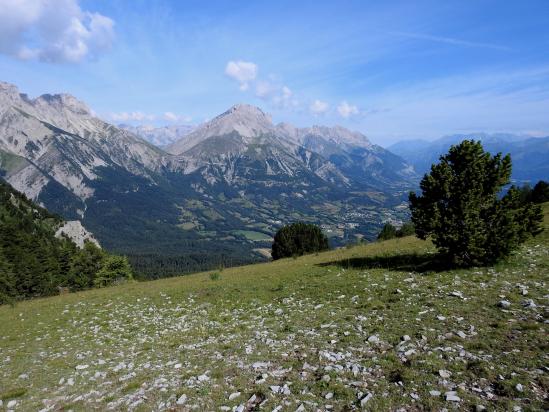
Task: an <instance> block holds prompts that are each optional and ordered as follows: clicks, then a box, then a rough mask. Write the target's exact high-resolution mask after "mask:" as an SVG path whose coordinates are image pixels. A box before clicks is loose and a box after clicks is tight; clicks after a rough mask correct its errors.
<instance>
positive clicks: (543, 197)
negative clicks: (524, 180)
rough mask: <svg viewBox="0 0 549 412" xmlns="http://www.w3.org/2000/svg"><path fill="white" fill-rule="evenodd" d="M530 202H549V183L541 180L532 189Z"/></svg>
mask: <svg viewBox="0 0 549 412" xmlns="http://www.w3.org/2000/svg"><path fill="white" fill-rule="evenodd" d="M530 200H531V201H532V202H534V203H545V202H549V183H547V182H545V181H543V180H540V181H539V182H537V183H536V185H535V186H534V189H532V195H531V198H530Z"/></svg>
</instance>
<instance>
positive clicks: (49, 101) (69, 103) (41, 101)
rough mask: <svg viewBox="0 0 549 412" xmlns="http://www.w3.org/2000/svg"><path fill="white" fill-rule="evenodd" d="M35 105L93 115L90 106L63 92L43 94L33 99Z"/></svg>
mask: <svg viewBox="0 0 549 412" xmlns="http://www.w3.org/2000/svg"><path fill="white" fill-rule="evenodd" d="M33 103H34V105H35V106H43V105H47V106H51V107H53V108H54V109H56V110H62V109H65V110H69V111H71V112H73V113H75V114H80V115H91V110H90V108H89V107H88V106H87V105H86V104H85V103H84V102H82V101H80V100H78V99H77V98H76V97H74V96H72V95H70V94H66V93H62V94H43V95H42V96H40V97H38V98H36V99H35V100H34V101H33Z"/></svg>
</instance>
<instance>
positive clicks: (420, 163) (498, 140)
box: [388, 132, 549, 184]
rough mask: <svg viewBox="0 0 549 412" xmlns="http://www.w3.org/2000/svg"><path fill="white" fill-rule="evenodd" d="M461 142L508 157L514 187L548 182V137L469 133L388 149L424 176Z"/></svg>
mask: <svg viewBox="0 0 549 412" xmlns="http://www.w3.org/2000/svg"><path fill="white" fill-rule="evenodd" d="M464 139H474V140H480V141H481V142H482V144H483V146H484V148H485V150H487V151H488V152H490V153H492V154H496V153H503V154H504V155H505V154H507V153H510V154H511V161H512V162H513V173H512V177H511V178H512V181H513V182H514V183H516V184H523V183H531V184H535V183H536V182H537V181H538V180H549V163H548V162H547V159H549V136H548V137H531V136H526V135H516V134H511V133H483V132H479V133H471V134H454V135H448V136H443V137H441V138H440V139H436V140H434V141H427V140H421V139H418V140H412V141H406V140H404V141H401V142H397V143H394V144H393V145H391V146H389V147H388V149H389V150H390V151H391V152H393V153H396V154H398V155H400V156H401V157H402V158H404V159H406V160H407V161H408V162H409V163H410V164H412V165H413V166H414V168H415V169H416V171H417V172H418V173H420V174H422V173H426V172H427V171H428V170H429V168H430V166H431V164H433V163H435V162H437V161H438V158H439V156H441V155H442V154H444V153H446V152H447V151H448V149H449V148H450V146H451V145H453V144H457V143H459V142H460V141H462V140H464Z"/></svg>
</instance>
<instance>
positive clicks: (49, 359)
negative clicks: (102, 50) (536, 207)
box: [0, 205, 549, 412]
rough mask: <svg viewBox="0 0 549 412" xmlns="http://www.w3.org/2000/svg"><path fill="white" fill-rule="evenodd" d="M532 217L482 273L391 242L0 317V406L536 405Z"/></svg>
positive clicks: (424, 248) (545, 243)
mask: <svg viewBox="0 0 549 412" xmlns="http://www.w3.org/2000/svg"><path fill="white" fill-rule="evenodd" d="M546 206H548V205H546ZM545 212H546V221H545V227H546V228H547V229H546V231H545V232H544V233H543V234H542V235H540V236H539V237H537V238H535V239H533V240H532V241H530V242H529V243H528V244H526V245H525V246H524V247H523V248H522V249H521V251H520V252H519V253H517V254H516V255H515V256H514V257H512V258H511V259H510V260H509V261H508V262H505V263H502V264H501V265H498V266H496V267H494V268H478V269H472V270H451V271H441V272H433V271H420V270H419V268H420V267H421V263H422V262H426V261H428V260H429V259H430V257H431V256H432V255H433V248H432V246H431V245H430V244H429V243H427V242H422V241H420V240H417V239H414V238H403V239H397V240H391V241H387V242H382V243H375V244H371V245H365V246H356V247H354V248H350V249H341V250H335V251H331V252H327V253H322V254H319V255H316V256H315V255H311V256H306V257H302V258H299V259H286V260H282V261H277V262H274V263H267V264H258V265H252V266H245V267H240V268H233V269H225V270H224V271H221V272H218V273H217V274H213V273H212V272H208V273H202V274H196V275H190V276H185V277H179V278H174V279H165V280H160V281H154V282H144V283H132V284H128V285H122V286H118V287H113V288H107V289H101V290H92V291H88V292H84V293H77V294H70V295H64V296H59V297H53V298H47V299H37V300H34V301H29V302H23V303H19V304H17V305H16V306H15V307H14V308H12V307H8V306H4V307H0V399H2V406H0V410H2V408H4V409H15V410H40V409H43V410H69V409H72V410H75V411H79V410H87V411H88V410H138V411H141V410H142V411H148V410H197V411H204V410H212V411H214V410H225V411H244V410H252V409H254V408H256V407H257V408H259V409H261V410H268V411H273V410H276V411H292V412H293V411H296V410H299V411H317V410H321V411H324V410H336V411H341V410H355V409H357V410H358V409H361V408H362V409H368V410H396V409H399V408H403V410H440V409H442V408H447V409H450V410H452V409H460V410H471V409H473V410H474V409H475V408H477V410H480V409H479V408H480V407H481V406H484V407H486V408H487V410H513V409H515V410H542V409H547V408H548V407H549V403H548V402H547V396H548V390H549V376H548V373H549V369H548V368H547V365H548V364H549V356H548V339H547V336H548V334H547V326H548V322H547V314H548V312H547V309H548V299H549V292H548V289H547V282H548V279H549V276H548V275H549V234H548V231H549V230H548V229H549V222H548V220H549V219H548V217H549V216H548V215H549V208H547V207H546V209H545ZM416 265H420V266H416ZM501 301H507V302H508V305H507V303H504V304H500V302H501ZM502 306H503V307H502Z"/></svg>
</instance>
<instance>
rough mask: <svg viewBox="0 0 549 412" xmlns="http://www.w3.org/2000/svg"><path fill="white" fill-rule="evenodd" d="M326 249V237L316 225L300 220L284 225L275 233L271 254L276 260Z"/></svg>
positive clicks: (327, 247)
mask: <svg viewBox="0 0 549 412" xmlns="http://www.w3.org/2000/svg"><path fill="white" fill-rule="evenodd" d="M328 249H329V246H328V238H327V237H326V235H325V234H324V233H322V230H321V229H320V228H319V227H318V226H315V225H312V224H309V223H301V222H300V223H293V224H291V225H287V226H284V227H283V228H282V229H280V230H279V231H278V232H277V233H276V235H275V237H274V242H273V246H272V251H271V254H272V257H273V260H277V259H281V258H286V257H297V256H302V255H304V254H306V253H314V252H320V251H323V250H328Z"/></svg>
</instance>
